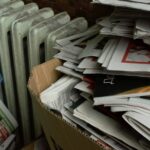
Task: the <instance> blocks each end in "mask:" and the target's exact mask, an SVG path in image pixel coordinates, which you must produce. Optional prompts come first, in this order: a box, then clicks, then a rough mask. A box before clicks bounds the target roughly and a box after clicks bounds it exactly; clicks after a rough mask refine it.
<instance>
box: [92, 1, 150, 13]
mask: <svg viewBox="0 0 150 150" xmlns="http://www.w3.org/2000/svg"><path fill="white" fill-rule="evenodd" d="M93 3H100V4H104V5H111V6H117V7H127V8H133V9H139V10H144V11H150V7H149V6H150V1H149V0H93Z"/></svg>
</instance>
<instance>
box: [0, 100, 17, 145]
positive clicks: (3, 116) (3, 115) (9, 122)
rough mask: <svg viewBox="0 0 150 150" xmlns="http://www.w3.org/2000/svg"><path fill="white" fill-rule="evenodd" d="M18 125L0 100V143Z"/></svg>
mask: <svg viewBox="0 0 150 150" xmlns="http://www.w3.org/2000/svg"><path fill="white" fill-rule="evenodd" d="M17 127H18V124H17V122H16V120H15V118H14V117H13V116H12V115H11V113H10V112H9V111H8V109H7V108H6V106H5V105H4V104H3V102H2V101H1V100H0V132H1V134H0V144H2V143H3V142H4V141H5V140H6V139H7V138H8V137H9V136H10V135H11V134H12V133H13V132H14V131H15V130H16V128H17Z"/></svg>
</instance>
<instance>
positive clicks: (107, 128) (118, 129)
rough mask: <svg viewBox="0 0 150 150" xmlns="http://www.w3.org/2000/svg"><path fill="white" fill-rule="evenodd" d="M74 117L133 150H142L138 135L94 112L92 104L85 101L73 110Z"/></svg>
mask: <svg viewBox="0 0 150 150" xmlns="http://www.w3.org/2000/svg"><path fill="white" fill-rule="evenodd" d="M89 112H90V113H89ZM74 116H75V117H77V118H79V119H81V120H83V121H85V122H87V123H89V124H91V125H92V126H94V127H95V128H97V129H99V130H100V131H103V132H104V133H106V134H108V135H110V136H113V137H115V138H116V139H119V140H120V141H122V142H124V143H126V144H128V145H129V146H131V147H133V148H135V149H138V150H144V148H143V147H142V146H141V145H140V143H138V139H140V137H139V136H138V135H135V134H134V133H133V132H132V131H130V130H128V129H126V128H123V127H122V126H121V125H120V123H118V122H116V121H115V120H113V119H111V118H109V117H108V116H106V115H103V114H102V113H100V112H97V111H96V110H94V109H93V108H92V104H91V103H90V102H88V101H85V102H84V103H83V104H81V105H80V106H79V107H78V108H76V109H75V110H74ZM122 129H124V130H122Z"/></svg>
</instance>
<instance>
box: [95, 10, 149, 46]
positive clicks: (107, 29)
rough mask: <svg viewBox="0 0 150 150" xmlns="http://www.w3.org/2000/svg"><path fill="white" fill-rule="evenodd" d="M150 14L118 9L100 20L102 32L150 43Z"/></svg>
mask: <svg viewBox="0 0 150 150" xmlns="http://www.w3.org/2000/svg"><path fill="white" fill-rule="evenodd" d="M149 17H150V14H149V13H147V12H141V11H134V10H130V9H127V10H126V9H118V8H116V9H115V10H114V12H113V13H112V14H111V15H110V16H108V17H105V18H101V19H100V21H99V22H98V24H99V25H101V27H102V28H101V29H100V34H102V35H109V36H110V35H111V36H119V37H127V38H134V39H142V40H143V42H144V43H146V44H148V45H149V44H150V32H149V29H150V21H149Z"/></svg>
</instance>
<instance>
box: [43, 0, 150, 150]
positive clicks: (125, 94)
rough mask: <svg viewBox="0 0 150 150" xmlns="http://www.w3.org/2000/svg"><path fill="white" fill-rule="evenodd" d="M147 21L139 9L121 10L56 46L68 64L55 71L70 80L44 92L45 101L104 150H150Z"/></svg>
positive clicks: (60, 80) (63, 60) (64, 78)
mask: <svg viewBox="0 0 150 150" xmlns="http://www.w3.org/2000/svg"><path fill="white" fill-rule="evenodd" d="M100 1H101V0H100ZM122 2H124V1H120V3H122ZM125 3H138V5H139V6H140V5H145V4H144V3H147V5H149V3H148V1H144V2H140V1H138V2H137V1H135V0H134V2H133V1H132V2H131V1H128V2H127V1H126V2H125ZM117 12H120V13H117ZM130 14H132V15H130ZM145 14H146V13H145ZM128 15H130V17H129V18H128ZM122 16H123V17H122ZM142 19H143V18H142V13H139V11H137V10H136V11H132V10H129V12H127V11H126V10H121V9H120V10H119V9H116V10H115V11H114V12H113V13H112V15H111V16H110V17H106V18H103V19H101V21H99V22H98V24H96V25H94V26H92V27H90V28H87V30H86V29H85V30H86V31H84V32H80V33H79V32H78V33H76V34H74V35H70V36H65V37H63V36H62V37H60V38H58V39H56V41H55V44H53V45H54V47H53V50H54V51H55V50H56V52H58V53H56V54H55V55H54V57H55V58H58V59H60V60H62V62H63V63H62V65H61V66H58V67H56V70H57V71H59V72H61V73H63V74H65V75H66V76H63V77H62V78H60V79H59V80H58V81H57V82H56V83H54V84H53V85H52V86H51V87H49V88H48V89H46V90H45V91H43V92H42V93H41V94H40V98H41V101H42V103H43V104H44V105H45V106H46V107H47V108H49V109H51V110H55V111H57V112H60V113H61V115H62V117H63V119H65V120H66V121H68V122H69V123H71V124H72V125H73V126H74V127H80V128H81V129H82V130H84V131H85V133H86V134H87V135H88V136H89V137H91V138H92V139H93V140H95V141H96V142H99V143H100V145H101V146H102V147H103V148H104V149H116V150H132V149H138V150H145V149H147V150H150V148H149V145H150V137H149V131H150V130H149V125H150V122H149V121H147V120H149V118H150V116H149V114H150V113H149V110H150V107H149V100H148V98H147V97H148V96H150V79H149V76H150V67H149V64H150V46H149V45H148V44H145V43H144V42H143V40H144V41H147V42H148V40H149V33H148V32H149V29H148V25H147V26H146V24H142ZM145 19H146V16H145V17H144V20H145ZM133 37H135V38H136V39H133ZM139 38H140V39H139ZM142 39H143V40H142ZM142 97H146V98H142ZM142 118H145V119H142ZM133 129H134V130H133Z"/></svg>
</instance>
